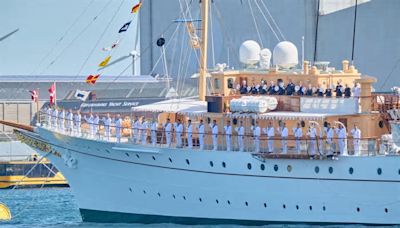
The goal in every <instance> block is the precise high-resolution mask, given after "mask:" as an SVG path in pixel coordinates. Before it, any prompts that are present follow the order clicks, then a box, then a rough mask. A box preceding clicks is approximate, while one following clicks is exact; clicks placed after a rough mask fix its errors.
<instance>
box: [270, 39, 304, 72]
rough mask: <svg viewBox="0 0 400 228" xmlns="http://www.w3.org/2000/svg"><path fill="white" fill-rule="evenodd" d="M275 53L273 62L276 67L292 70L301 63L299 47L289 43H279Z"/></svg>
mask: <svg viewBox="0 0 400 228" xmlns="http://www.w3.org/2000/svg"><path fill="white" fill-rule="evenodd" d="M273 53H274V58H273V62H274V65H275V66H279V67H282V68H291V67H294V66H296V65H297V64H298V63H299V59H298V52H297V47H296V46H295V45H294V44H293V43H291V42H289V41H282V42H280V43H278V44H277V45H276V46H275V48H274V51H273Z"/></svg>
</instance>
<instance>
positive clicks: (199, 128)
mask: <svg viewBox="0 0 400 228" xmlns="http://www.w3.org/2000/svg"><path fill="white" fill-rule="evenodd" d="M204 132H205V131H204V124H203V120H200V123H199V125H198V126H197V133H198V135H199V144H200V145H199V146H200V150H203V149H204Z"/></svg>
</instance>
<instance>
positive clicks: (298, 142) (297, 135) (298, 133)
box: [292, 123, 303, 154]
mask: <svg viewBox="0 0 400 228" xmlns="http://www.w3.org/2000/svg"><path fill="white" fill-rule="evenodd" d="M292 130H293V135H294V137H295V138H296V152H297V153H298V154H300V153H301V138H302V137H303V130H302V129H301V125H300V123H297V127H295V128H293V129H292Z"/></svg>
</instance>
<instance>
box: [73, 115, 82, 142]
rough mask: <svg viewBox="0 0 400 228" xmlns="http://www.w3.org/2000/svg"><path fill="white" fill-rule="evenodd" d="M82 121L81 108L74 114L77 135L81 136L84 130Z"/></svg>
mask: <svg viewBox="0 0 400 228" xmlns="http://www.w3.org/2000/svg"><path fill="white" fill-rule="evenodd" d="M81 122H82V116H81V113H80V112H79V110H78V111H77V112H76V114H75V116H74V125H75V134H76V136H79V137H80V136H81V134H82V131H81Z"/></svg>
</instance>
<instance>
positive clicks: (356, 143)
mask: <svg viewBox="0 0 400 228" xmlns="http://www.w3.org/2000/svg"><path fill="white" fill-rule="evenodd" d="M351 135H352V136H353V147H354V155H355V156H360V139H361V130H360V129H359V128H358V126H357V124H354V128H353V129H351Z"/></svg>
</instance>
